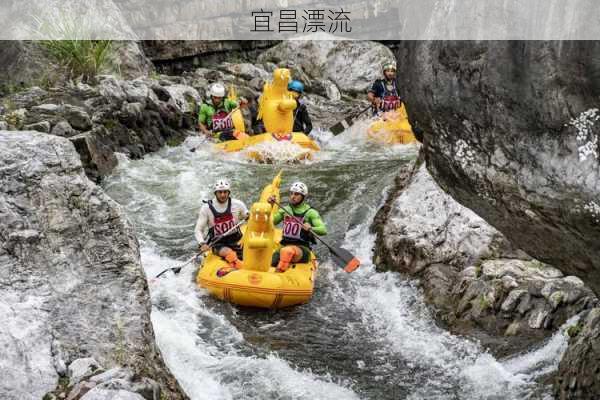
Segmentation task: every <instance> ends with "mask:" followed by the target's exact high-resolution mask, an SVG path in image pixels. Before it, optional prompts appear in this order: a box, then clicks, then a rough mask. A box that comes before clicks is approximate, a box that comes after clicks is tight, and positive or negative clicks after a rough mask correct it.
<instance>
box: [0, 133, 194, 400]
mask: <svg viewBox="0 0 600 400" xmlns="http://www.w3.org/2000/svg"><path fill="white" fill-rule="evenodd" d="M0 187H1V189H0V190H1V192H2V193H1V196H0V225H1V226H2V227H3V229H2V231H1V232H0V289H1V290H0V309H2V310H3V312H2V315H3V316H4V321H3V324H2V327H1V328H0V346H1V347H2V348H3V349H4V350H3V352H2V354H3V357H2V361H1V362H0V375H2V377H3V379H2V383H1V386H0V394H1V397H2V398H6V399H19V400H24V399H32V400H33V399H36V400H37V399H41V398H42V397H44V395H45V394H46V393H48V392H51V391H54V390H55V388H56V387H57V386H59V382H61V383H64V382H65V379H70V381H69V382H70V383H65V384H64V385H63V386H65V387H64V388H63V389H66V388H68V387H69V386H73V385H75V384H76V383H77V382H76V381H77V379H80V378H83V377H84V376H86V375H87V374H88V373H87V372H82V373H80V372H76V371H79V370H81V369H82V368H83V367H82V365H81V364H82V363H83V362H82V361H77V360H78V359H80V358H89V357H92V358H94V359H95V360H97V361H95V363H96V367H93V368H92V367H91V366H90V367H89V368H88V367H85V368H83V369H90V372H96V371H99V370H100V366H99V365H98V364H97V363H100V364H101V365H104V366H106V367H107V368H122V369H123V371H130V372H128V373H127V374H128V375H127V374H126V375H127V376H130V377H132V378H131V379H130V381H131V382H130V383H132V385H130V386H127V385H126V384H125V383H124V384H123V387H122V388H121V389H119V390H129V389H131V390H132V391H134V392H135V391H137V389H135V390H133V389H132V388H133V386H135V385H133V382H138V383H139V382H141V381H140V379H141V380H143V384H140V385H139V387H140V388H141V389H140V392H143V393H147V392H148V390H150V389H148V388H151V389H152V390H150V391H151V392H152V393H155V392H156V393H158V394H160V393H164V394H165V395H166V396H167V397H168V398H172V399H184V398H186V397H185V395H183V393H182V392H181V390H180V389H179V386H178V384H177V383H176V381H175V380H174V379H173V377H172V376H171V374H170V372H169V371H168V369H167V368H166V367H165V365H164V363H163V361H162V357H161V355H160V352H159V351H158V349H157V348H156V345H155V343H154V338H153V329H152V324H151V322H150V299H149V294H148V287H147V285H146V279H145V275H144V272H143V270H142V266H141V264H140V255H139V248H138V243H137V239H136V238H135V233H134V230H133V227H132V226H131V225H130V223H129V222H128V221H127V218H126V217H125V216H124V215H123V212H122V211H121V208H120V206H119V205H117V204H116V203H115V202H114V201H113V200H111V199H110V198H109V197H108V196H107V195H106V194H105V193H104V192H103V191H102V189H100V188H99V187H98V186H96V185H95V184H93V183H92V182H90V181H89V180H88V179H87V178H86V176H85V174H84V171H83V168H82V165H81V161H80V159H79V154H78V153H77V152H76V151H75V148H74V146H73V145H72V143H71V142H70V141H69V140H68V139H65V138H61V137H58V136H54V135H48V134H44V133H39V132H29V131H24V132H8V131H0ZM123 373H124V374H125V372H123ZM134 374H135V376H136V377H137V378H133V375H134ZM75 376H76V377H77V379H75ZM142 377H144V379H142ZM108 381H110V379H108V378H107V379H106V380H104V381H103V382H108ZM124 382H126V380H124ZM98 384H99V385H100V382H98ZM125 386H127V387H129V389H126V388H125ZM136 387H137V386H136ZM142 387H143V388H142ZM61 390H62V389H61ZM98 390H100V389H98ZM90 396H91V395H90ZM90 396H88V397H85V399H86V400H89V399H92V398H98V397H90ZM143 396H144V398H147V399H149V400H150V399H152V400H153V399H155V398H156V397H152V396H153V395H148V394H145V395H143ZM70 398H72V399H76V398H79V397H70ZM114 398H123V399H124V398H126V397H114ZM127 398H135V397H127Z"/></svg>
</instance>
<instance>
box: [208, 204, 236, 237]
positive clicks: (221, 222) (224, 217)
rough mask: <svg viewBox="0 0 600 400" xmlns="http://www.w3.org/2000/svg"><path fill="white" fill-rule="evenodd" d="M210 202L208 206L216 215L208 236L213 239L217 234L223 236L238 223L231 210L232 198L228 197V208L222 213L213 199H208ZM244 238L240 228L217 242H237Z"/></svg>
mask: <svg viewBox="0 0 600 400" xmlns="http://www.w3.org/2000/svg"><path fill="white" fill-rule="evenodd" d="M206 203H207V204H208V208H209V209H210V212H211V213H212V214H213V217H214V221H215V223H214V225H213V226H211V227H210V228H209V229H208V238H209V240H212V239H213V238H215V237H217V236H221V235H222V234H224V233H225V232H227V231H228V230H230V229H231V228H233V227H234V226H235V224H236V220H235V217H234V216H233V214H232V212H231V198H229V199H227V209H226V210H225V211H224V212H222V213H220V212H218V211H217V209H216V208H215V207H214V206H213V202H212V200H208V201H207V202H206ZM241 238H242V232H241V231H240V229H239V228H237V229H236V230H235V231H233V232H231V233H230V234H229V235H227V236H225V237H224V238H222V239H219V240H218V241H217V243H237V242H239V241H240V239H241Z"/></svg>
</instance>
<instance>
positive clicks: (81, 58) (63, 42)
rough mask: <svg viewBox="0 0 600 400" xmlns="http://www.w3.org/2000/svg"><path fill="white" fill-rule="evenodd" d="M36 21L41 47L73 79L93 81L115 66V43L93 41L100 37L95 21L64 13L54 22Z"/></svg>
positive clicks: (56, 17)
mask: <svg viewBox="0 0 600 400" xmlns="http://www.w3.org/2000/svg"><path fill="white" fill-rule="evenodd" d="M35 20H36V22H37V30H36V31H35V34H36V36H37V37H39V38H41V39H42V40H40V41H39V44H40V45H41V46H42V48H44V49H45V50H46V51H47V53H48V54H49V56H50V57H51V58H53V59H54V60H55V61H56V62H57V64H59V65H60V66H62V67H64V68H65V69H66V70H67V74H68V78H69V79H80V80H81V81H83V82H88V81H91V80H93V79H94V77H95V76H96V75H98V74H99V73H100V72H101V71H102V70H104V69H105V68H107V67H108V66H109V65H111V64H112V59H113V57H112V56H113V41H112V40H90V39H89V38H94V37H98V36H97V34H98V33H97V31H96V30H94V26H93V24H94V21H93V20H92V19H90V18H76V17H74V16H72V15H68V14H63V13H60V14H59V15H57V16H55V19H53V20H42V19H39V18H35Z"/></svg>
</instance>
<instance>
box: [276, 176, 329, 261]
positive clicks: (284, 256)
mask: <svg viewBox="0 0 600 400" xmlns="http://www.w3.org/2000/svg"><path fill="white" fill-rule="evenodd" d="M307 195H308V188H307V187H306V185H305V184H304V183H302V182H295V183H293V184H292V186H291V187H290V204H289V205H287V206H285V207H284V208H285V209H286V210H287V211H288V212H289V213H290V214H292V215H294V217H293V218H292V217H291V215H290V214H288V213H286V212H285V211H284V210H282V209H279V210H278V211H277V213H276V214H275V215H274V217H273V223H274V224H275V225H277V224H279V223H280V222H281V221H283V228H282V234H283V237H282V239H281V245H282V248H281V250H280V251H278V252H275V253H274V254H273V259H272V262H271V265H272V266H273V267H275V266H277V269H276V271H277V272H285V271H286V270H287V269H288V268H289V267H290V264H293V263H307V262H308V261H309V260H310V247H311V245H313V244H315V243H316V241H315V238H314V237H313V234H316V235H319V236H323V235H326V234H327V227H326V226H325V223H324V222H323V220H322V219H321V216H320V215H319V212H318V211H317V210H315V209H314V208H312V207H311V206H309V205H308V204H307V203H306V202H305V201H304V200H305V199H306V196H307ZM268 201H269V203H271V204H274V203H275V197H274V196H271V197H270V198H269V199H268Z"/></svg>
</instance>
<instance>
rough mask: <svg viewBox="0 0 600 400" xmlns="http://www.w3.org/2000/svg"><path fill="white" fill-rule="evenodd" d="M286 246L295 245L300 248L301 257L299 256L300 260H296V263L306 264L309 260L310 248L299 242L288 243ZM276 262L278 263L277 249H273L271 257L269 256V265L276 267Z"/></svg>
mask: <svg viewBox="0 0 600 400" xmlns="http://www.w3.org/2000/svg"><path fill="white" fill-rule="evenodd" d="M286 246H296V247H299V248H300V250H302V257H300V261H297V262H296V264H306V263H307V262H309V261H310V249H309V248H308V247H306V246H301V245H299V244H288V245H286ZM283 247H285V246H283ZM277 264H279V250H277V251H275V252H274V253H273V257H272V258H271V266H272V267H276V266H277Z"/></svg>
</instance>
